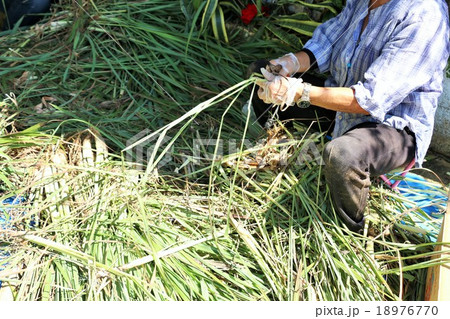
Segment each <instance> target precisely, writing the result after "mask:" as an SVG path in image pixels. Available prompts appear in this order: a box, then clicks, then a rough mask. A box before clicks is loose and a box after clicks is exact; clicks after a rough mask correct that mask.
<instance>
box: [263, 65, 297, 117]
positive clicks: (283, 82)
mask: <svg viewBox="0 0 450 319" xmlns="http://www.w3.org/2000/svg"><path fill="white" fill-rule="evenodd" d="M261 73H262V75H263V76H264V78H265V79H266V80H267V81H265V80H258V81H257V82H256V84H257V85H259V87H260V88H259V90H258V96H259V98H260V99H261V100H263V101H264V102H265V103H268V104H273V105H274V106H280V110H281V111H284V110H286V108H287V107H289V106H292V105H294V104H295V102H296V98H295V96H296V94H297V92H298V90H299V88H303V83H302V82H303V80H302V79H297V78H289V77H284V76H281V75H275V74H272V73H270V72H269V71H267V70H266V69H264V68H261Z"/></svg>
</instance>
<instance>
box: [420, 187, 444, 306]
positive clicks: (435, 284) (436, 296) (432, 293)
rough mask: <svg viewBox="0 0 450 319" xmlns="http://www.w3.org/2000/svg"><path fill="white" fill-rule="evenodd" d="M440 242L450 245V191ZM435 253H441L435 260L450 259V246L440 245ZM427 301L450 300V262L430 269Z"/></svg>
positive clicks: (426, 294) (426, 293)
mask: <svg viewBox="0 0 450 319" xmlns="http://www.w3.org/2000/svg"><path fill="white" fill-rule="evenodd" d="M438 242H443V243H450V191H449V199H448V201H447V209H446V212H445V214H444V217H443V220H442V227H441V231H440V233H439V237H438ZM435 251H436V252H440V254H439V255H436V256H434V257H433V259H436V258H441V257H447V258H450V244H445V245H438V246H436V248H435ZM425 300H427V301H449V300H450V261H448V262H447V263H445V264H443V265H439V266H434V267H431V268H430V269H428V273H427V283H426V290H425Z"/></svg>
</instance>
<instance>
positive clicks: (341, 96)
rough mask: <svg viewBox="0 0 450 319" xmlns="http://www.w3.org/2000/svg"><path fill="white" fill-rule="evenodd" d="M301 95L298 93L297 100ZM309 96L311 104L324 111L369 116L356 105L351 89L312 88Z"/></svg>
mask: <svg viewBox="0 0 450 319" xmlns="http://www.w3.org/2000/svg"><path fill="white" fill-rule="evenodd" d="M301 94H302V92H299V94H298V98H299V99H300V97H301ZM309 96H310V100H311V104H313V105H317V106H320V107H323V108H325V109H329V110H334V111H339V112H345V113H358V114H366V115H368V114H369V113H368V112H367V111H366V110H364V109H363V108H362V107H361V106H360V105H359V104H358V101H357V100H356V98H355V94H354V92H353V90H352V89H351V88H345V87H333V88H331V87H319V86H312V87H311V90H310V93H309Z"/></svg>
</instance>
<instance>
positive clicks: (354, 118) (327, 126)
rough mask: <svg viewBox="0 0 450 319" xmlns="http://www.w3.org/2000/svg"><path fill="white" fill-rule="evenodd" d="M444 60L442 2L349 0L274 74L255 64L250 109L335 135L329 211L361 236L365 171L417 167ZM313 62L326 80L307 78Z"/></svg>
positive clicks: (329, 163)
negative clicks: (257, 71)
mask: <svg viewBox="0 0 450 319" xmlns="http://www.w3.org/2000/svg"><path fill="white" fill-rule="evenodd" d="M448 57H449V17H448V7H447V4H446V3H445V1H444V0H415V1H410V0H347V3H346V6H345V7H344V8H343V10H342V11H341V13H340V14H338V15H337V16H336V17H334V18H332V19H330V20H328V21H326V22H324V23H323V24H321V25H320V26H319V27H317V28H316V30H315V31H314V33H313V36H312V38H311V39H310V40H309V41H308V42H307V43H306V44H305V45H304V47H303V49H302V50H301V51H300V52H297V53H295V54H294V53H289V54H286V55H284V56H282V57H280V58H278V59H275V60H271V61H270V65H272V66H273V65H280V66H281V70H279V71H278V73H277V72H273V70H272V69H271V68H267V67H266V68H264V66H265V65H266V64H268V63H269V62H267V61H262V62H261V61H258V63H256V64H255V65H256V66H253V67H254V68H255V69H258V67H261V66H263V68H261V73H263V75H264V77H265V80H263V81H258V83H257V84H258V85H259V87H257V89H258V94H257V95H256V94H254V95H255V96H254V98H253V101H252V104H253V108H254V111H255V113H256V115H257V117H258V118H259V121H260V122H261V123H262V124H263V123H264V122H265V121H266V120H267V118H268V117H269V113H271V114H272V115H271V116H274V113H276V114H277V116H278V117H279V119H280V120H285V121H288V120H299V121H303V122H307V121H314V122H315V123H316V126H317V127H319V128H321V129H322V130H323V131H328V132H332V135H333V136H332V140H331V141H330V142H329V143H327V145H326V147H325V149H324V154H323V159H324V164H325V167H324V175H325V179H326V182H327V185H328V187H329V189H330V193H331V198H332V201H333V206H334V208H335V210H336V211H337V212H338V214H339V215H340V216H341V217H342V219H343V221H344V222H345V224H346V225H347V226H348V228H349V229H350V230H352V231H355V232H360V231H361V230H362V229H363V227H364V213H365V210H366V205H367V201H368V197H369V187H370V185H371V182H370V177H371V176H378V175H382V174H385V173H388V172H389V171H391V170H393V169H396V168H399V167H404V166H405V165H406V164H408V163H410V162H411V161H412V160H415V161H416V165H417V166H419V167H420V166H421V165H422V163H423V160H424V157H425V154H426V152H427V149H428V147H429V144H430V141H431V136H432V132H433V126H434V116H435V111H436V108H437V104H438V97H439V96H440V94H441V93H442V81H443V70H444V69H445V67H446V65H447V62H448ZM312 68H316V69H317V71H318V72H319V73H326V72H327V73H328V74H329V76H328V78H327V79H326V80H325V81H323V80H322V82H321V80H320V79H317V78H316V79H315V78H313V77H312V76H311V75H309V74H308V73H306V74H305V72H307V71H309V70H310V69H312ZM294 75H295V76H294ZM299 76H300V77H299ZM309 80H311V83H308V81H309ZM309 104H312V105H311V106H309V107H307V106H308V105H309ZM305 107H307V108H305ZM268 111H269V112H268Z"/></svg>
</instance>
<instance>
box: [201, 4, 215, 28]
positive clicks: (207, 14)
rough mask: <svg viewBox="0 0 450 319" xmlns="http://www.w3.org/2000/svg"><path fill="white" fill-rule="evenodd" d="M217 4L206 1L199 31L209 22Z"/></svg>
mask: <svg viewBox="0 0 450 319" xmlns="http://www.w3.org/2000/svg"><path fill="white" fill-rule="evenodd" d="M218 3H219V1H218V0H208V2H207V3H206V7H205V11H204V12H203V17H202V24H201V30H204V29H205V26H206V25H207V24H208V23H209V21H210V20H211V18H212V16H213V15H214V13H215V11H216V9H217V5H218Z"/></svg>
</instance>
